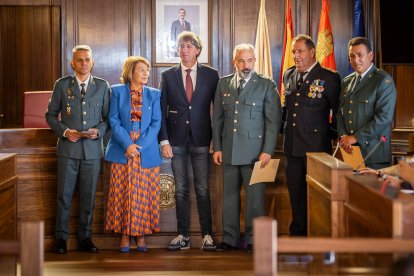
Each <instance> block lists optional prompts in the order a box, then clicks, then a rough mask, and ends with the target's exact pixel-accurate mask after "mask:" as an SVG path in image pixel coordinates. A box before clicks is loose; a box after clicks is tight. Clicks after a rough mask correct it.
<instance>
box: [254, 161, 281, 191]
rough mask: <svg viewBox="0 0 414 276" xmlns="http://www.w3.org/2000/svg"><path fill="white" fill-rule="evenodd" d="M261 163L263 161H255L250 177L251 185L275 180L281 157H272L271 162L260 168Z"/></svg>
mask: <svg viewBox="0 0 414 276" xmlns="http://www.w3.org/2000/svg"><path fill="white" fill-rule="evenodd" d="M261 163H262V161H257V162H256V163H254V168H253V172H252V177H251V178H250V183H249V185H253V184H256V183H262V182H273V181H275V178H276V173H277V168H278V167H279V163H280V159H270V161H269V163H268V164H267V166H266V167H264V168H260V165H261Z"/></svg>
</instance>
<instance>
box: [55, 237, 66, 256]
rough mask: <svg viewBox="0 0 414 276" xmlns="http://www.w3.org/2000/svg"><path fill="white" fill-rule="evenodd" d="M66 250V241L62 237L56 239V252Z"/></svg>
mask: <svg viewBox="0 0 414 276" xmlns="http://www.w3.org/2000/svg"><path fill="white" fill-rule="evenodd" d="M66 252H68V248H67V246H66V241H65V240H64V239H58V240H57V241H56V253H57V254H65V253H66Z"/></svg>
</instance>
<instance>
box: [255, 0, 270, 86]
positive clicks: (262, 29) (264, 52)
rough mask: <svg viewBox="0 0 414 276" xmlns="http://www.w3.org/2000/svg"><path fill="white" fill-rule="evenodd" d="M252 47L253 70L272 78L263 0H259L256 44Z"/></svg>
mask: <svg viewBox="0 0 414 276" xmlns="http://www.w3.org/2000/svg"><path fill="white" fill-rule="evenodd" d="M254 48H255V55H256V64H255V65H254V70H255V71H256V72H257V73H259V74H262V75H264V76H267V77H269V78H271V79H273V72H272V59H271V56H270V43H269V30H268V28H267V19H266V10H265V0H261V1H260V10H259V18H258V20H257V30H256V45H255V47H254Z"/></svg>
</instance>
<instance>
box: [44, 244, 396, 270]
mask: <svg viewBox="0 0 414 276" xmlns="http://www.w3.org/2000/svg"><path fill="white" fill-rule="evenodd" d="M377 257H378V256H377ZM377 257H375V256H365V259H364V258H362V259H364V260H362V259H361V258H360V257H355V256H354V255H341V256H337V260H336V263H335V264H333V265H326V264H324V263H323V259H322V255H285V254H284V255H280V256H279V262H278V275H289V276H290V275H298V276H300V275H385V274H386V272H387V269H388V267H389V265H390V264H391V262H392V259H390V258H386V259H387V260H388V261H384V256H379V257H378V258H377ZM355 260H360V261H359V262H358V261H355ZM361 260H362V261H361ZM44 275H45V276H52V275H53V276H59V275H77V276H95V275H115V276H116V275H144V276H146V275H160V276H162V275H237V276H244V275H253V255H252V254H251V253H247V252H245V251H230V252H200V250H199V249H196V248H192V249H189V250H181V251H176V252H168V251H167V250H165V249H160V248H156V249H152V248H151V249H150V251H149V252H146V253H140V252H135V251H131V252H129V253H119V252H117V251H115V250H101V251H100V252H99V253H98V254H89V253H84V252H78V251H70V252H69V253H68V254H64V255H58V254H55V253H52V252H47V253H46V254H45V264H44Z"/></svg>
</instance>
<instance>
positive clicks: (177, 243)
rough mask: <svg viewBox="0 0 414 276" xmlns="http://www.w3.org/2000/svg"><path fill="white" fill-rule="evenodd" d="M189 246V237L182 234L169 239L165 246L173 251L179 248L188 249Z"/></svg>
mask: <svg viewBox="0 0 414 276" xmlns="http://www.w3.org/2000/svg"><path fill="white" fill-rule="evenodd" d="M190 246H191V244H190V238H189V237H184V236H183V235H178V236H177V237H175V238H174V239H172V240H171V242H170V244H169V245H168V246H167V249H168V250H169V251H175V250H180V249H189V248H190Z"/></svg>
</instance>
